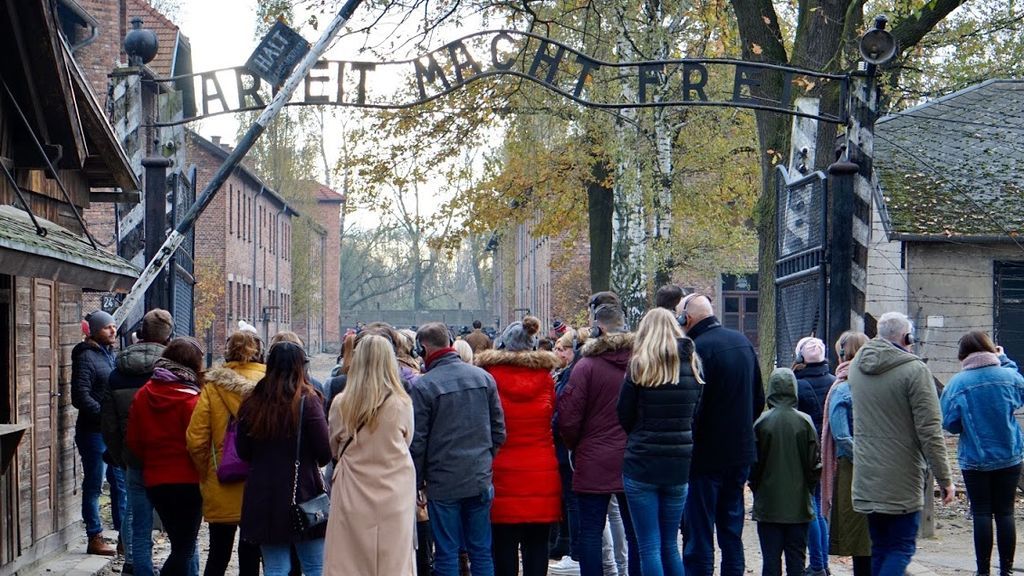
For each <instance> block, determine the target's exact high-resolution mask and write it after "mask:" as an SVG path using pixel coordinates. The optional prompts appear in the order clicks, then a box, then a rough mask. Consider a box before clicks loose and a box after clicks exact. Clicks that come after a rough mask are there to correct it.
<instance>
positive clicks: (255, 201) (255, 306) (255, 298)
mask: <svg viewBox="0 0 1024 576" xmlns="http://www.w3.org/2000/svg"><path fill="white" fill-rule="evenodd" d="M266 189H267V186H266V184H260V191H259V192H258V193H257V194H256V195H255V196H253V198H252V214H250V215H249V217H250V219H251V220H252V232H251V234H250V235H249V239H250V240H251V241H252V294H251V295H250V298H252V302H251V304H252V320H253V325H256V324H257V323H258V322H260V321H261V320H262V319H263V311H262V310H260V305H261V304H262V302H261V301H260V300H261V299H260V297H259V289H258V288H256V250H257V249H258V248H259V246H260V241H259V232H258V229H257V226H258V224H259V218H258V217H257V216H256V215H257V214H258V213H259V201H260V196H262V195H263V192H264V191H266ZM264 324H266V323H265V322H264ZM263 331H264V333H266V326H264V330H263Z"/></svg>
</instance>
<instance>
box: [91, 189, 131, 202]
mask: <svg viewBox="0 0 1024 576" xmlns="http://www.w3.org/2000/svg"><path fill="white" fill-rule="evenodd" d="M141 201H142V193H140V192H139V191H138V190H135V191H132V192H107V191H103V192H89V203H90V204H95V203H97V202H98V203H101V204H103V203H106V204H110V203H118V204H138V203H139V202H141Z"/></svg>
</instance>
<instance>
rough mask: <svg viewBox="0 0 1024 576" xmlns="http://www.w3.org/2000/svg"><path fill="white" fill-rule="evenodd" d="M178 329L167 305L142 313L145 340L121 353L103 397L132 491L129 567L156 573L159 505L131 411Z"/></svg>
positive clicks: (111, 448) (108, 435)
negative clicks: (137, 447) (137, 451)
mask: <svg viewBox="0 0 1024 576" xmlns="http://www.w3.org/2000/svg"><path fill="white" fill-rule="evenodd" d="M173 334H174V319H173V318H171V313H170V312H168V311H166V310H161V309H159V308H154V309H153V310H150V311H149V312H146V315H145V316H143V317H142V330H141V331H140V333H139V337H140V341H139V343H138V344H133V345H131V346H129V347H127V348H125V349H124V350H122V351H121V352H120V353H118V355H117V359H116V360H115V361H114V370H113V371H112V372H111V373H110V376H109V378H108V382H107V384H108V386H109V388H110V394H109V395H108V396H107V398H106V399H105V400H104V401H103V408H102V414H101V426H102V429H103V440H104V442H106V444H107V453H108V454H109V457H110V460H111V461H112V462H113V463H114V464H115V465H117V466H120V467H123V468H124V469H125V476H126V478H125V482H126V488H127V493H128V498H127V504H128V505H127V506H126V507H125V512H126V514H125V515H124V518H123V521H124V523H125V525H124V526H123V527H121V528H122V529H121V536H122V543H123V544H124V548H125V555H124V565H125V570H124V571H125V572H127V571H128V570H129V569H131V570H134V571H135V572H136V573H138V574H152V573H153V505H152V504H150V502H149V498H148V497H147V496H146V486H145V485H144V484H143V483H142V463H141V462H139V460H138V459H137V458H136V457H135V456H134V455H133V454H132V453H131V452H130V451H129V450H128V445H127V441H126V436H127V433H128V410H129V409H130V408H131V405H132V400H133V399H134V398H135V393H136V392H138V390H139V388H142V387H143V386H145V384H146V382H148V381H149V378H150V377H151V376H152V375H153V364H154V363H155V362H156V360H157V358H159V357H160V356H161V355H162V354H163V353H164V346H166V345H167V342H169V341H170V339H171V336H172V335H173Z"/></svg>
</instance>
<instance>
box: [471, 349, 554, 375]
mask: <svg viewBox="0 0 1024 576" xmlns="http://www.w3.org/2000/svg"><path fill="white" fill-rule="evenodd" d="M473 362H474V363H475V364H476V365H477V366H479V367H481V368H486V367H487V366H499V365H510V366H521V367H523V368H540V369H543V370H554V369H555V368H558V367H559V366H561V365H562V362H561V361H560V360H559V359H558V356H556V355H555V353H554V352H548V351H547V350H533V351H529V352H509V351H508V350H484V351H483V352H480V353H479V354H477V355H476V356H475V357H474V358H473Z"/></svg>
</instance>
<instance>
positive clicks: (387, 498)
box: [324, 395, 416, 576]
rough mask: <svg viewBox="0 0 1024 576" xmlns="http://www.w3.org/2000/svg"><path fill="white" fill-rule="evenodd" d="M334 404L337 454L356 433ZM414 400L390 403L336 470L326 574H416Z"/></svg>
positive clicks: (333, 445) (392, 399)
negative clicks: (412, 447)
mask: <svg viewBox="0 0 1024 576" xmlns="http://www.w3.org/2000/svg"><path fill="white" fill-rule="evenodd" d="M340 406H341V403H340V402H338V401H335V402H334V403H333V404H332V405H331V411H330V425H331V450H332V452H333V454H334V456H335V457H336V458H337V457H338V454H339V452H340V451H341V449H342V447H343V446H344V444H345V441H346V439H348V437H349V436H350V435H351V434H350V432H349V431H347V430H345V429H344V427H343V426H342V424H341V408H340ZM413 430H414V428H413V410H412V404H411V403H410V402H409V400H408V398H407V397H405V398H399V397H398V396H395V395H392V396H390V397H389V398H388V399H387V400H385V401H384V405H383V406H381V408H380V411H379V412H378V417H377V426H376V428H375V429H372V430H371V429H370V427H368V426H367V427H363V429H362V430H359V432H358V433H357V434H356V437H355V439H354V440H353V441H352V443H351V444H350V445H349V447H348V449H347V450H345V454H344V455H343V456H341V458H340V459H339V460H338V463H337V465H336V466H335V468H334V484H333V487H332V489H331V514H330V516H329V518H328V522H327V540H326V542H325V543H324V544H325V546H324V548H325V550H326V551H325V554H324V576H413V575H415V574H416V552H415V549H414V546H415V529H416V471H415V469H414V468H413V463H412V457H411V456H410V455H409V444H410V443H411V442H412V435H413Z"/></svg>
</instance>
